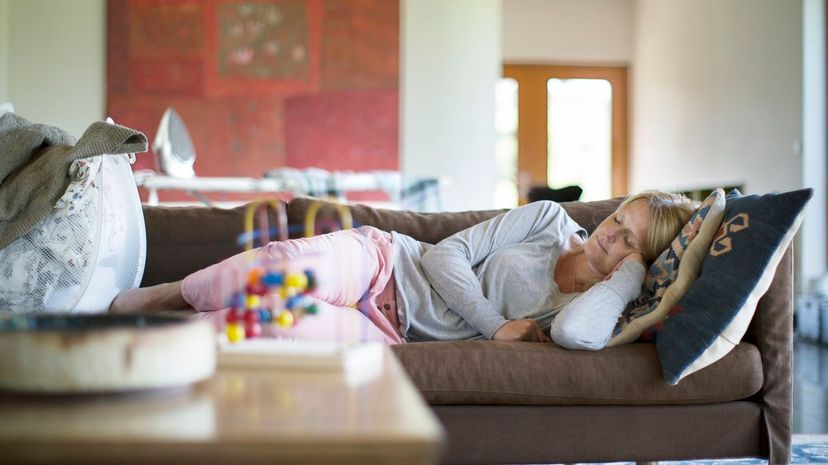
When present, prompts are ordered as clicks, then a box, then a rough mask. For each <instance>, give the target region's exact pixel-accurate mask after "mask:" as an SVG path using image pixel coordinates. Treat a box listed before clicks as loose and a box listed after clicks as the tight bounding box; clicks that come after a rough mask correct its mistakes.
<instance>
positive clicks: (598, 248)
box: [584, 199, 650, 275]
mask: <svg viewBox="0 0 828 465" xmlns="http://www.w3.org/2000/svg"><path fill="white" fill-rule="evenodd" d="M649 227H650V206H649V204H648V202H647V201H646V200H644V199H638V200H636V201H633V202H632V203H630V204H629V205H627V206H625V207H623V208H619V209H618V210H616V211H615V213H613V214H612V215H610V216H608V217H607V219H605V220H604V221H602V222H601V224H599V225H598V228H597V229H596V230H595V231H594V232H593V233H592V234H591V235H590V236H589V239H587V241H586V244H585V245H584V253H585V255H586V256H587V259H588V260H589V262H590V264H591V265H592V267H593V268H594V269H595V270H597V271H599V272H601V273H603V274H604V275H608V274H609V273H610V272H611V271H612V270H613V269H615V266H616V265H618V263H620V262H621V260H623V259H624V258H625V257H626V256H627V255H629V254H631V253H634V252H638V253H640V254H642V255H644V247H645V245H646V240H647V230H648V229H649Z"/></svg>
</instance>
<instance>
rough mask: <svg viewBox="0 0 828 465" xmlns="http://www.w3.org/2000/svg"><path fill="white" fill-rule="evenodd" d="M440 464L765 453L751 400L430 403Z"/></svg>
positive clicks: (764, 436)
mask: <svg viewBox="0 0 828 465" xmlns="http://www.w3.org/2000/svg"><path fill="white" fill-rule="evenodd" d="M432 408H433V409H434V411H435V413H436V414H437V416H438V417H439V418H440V420H441V421H442V423H443V425H444V426H445V428H446V432H447V435H448V453H447V455H446V457H445V460H444V462H445V463H448V464H517V463H573V462H615V461H658V460H691V459H710V458H736V457H762V458H767V457H768V446H767V444H768V440H767V431H766V429H765V427H764V422H763V420H762V408H761V406H760V405H759V404H756V403H753V402H747V401H745V402H727V403H721V404H707V405H686V406H681V405H663V406H519V405H514V406H504V405H437V406H432Z"/></svg>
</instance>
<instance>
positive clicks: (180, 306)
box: [109, 281, 193, 313]
mask: <svg viewBox="0 0 828 465" xmlns="http://www.w3.org/2000/svg"><path fill="white" fill-rule="evenodd" d="M192 309H193V308H192V307H191V306H190V304H188V303H187V301H186V300H184V297H183V296H182V295H181V281H176V282H174V283H164V284H158V285H155V286H150V287H140V288H137V289H127V290H126V291H123V292H121V293H120V294H118V295H117V296H116V297H115V300H113V301H112V303H111V304H110V305H109V313H137V312H146V313H156V312H162V311H167V310H192Z"/></svg>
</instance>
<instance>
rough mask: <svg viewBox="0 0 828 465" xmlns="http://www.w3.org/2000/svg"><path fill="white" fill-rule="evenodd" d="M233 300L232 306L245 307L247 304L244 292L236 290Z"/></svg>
mask: <svg viewBox="0 0 828 465" xmlns="http://www.w3.org/2000/svg"><path fill="white" fill-rule="evenodd" d="M231 300H232V302H231V303H230V306H231V307H233V308H236V309H243V308H244V306H245V305H246V304H247V296H246V295H244V292H236V293H235V294H233V298H232V299H231Z"/></svg>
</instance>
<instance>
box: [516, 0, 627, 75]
mask: <svg viewBox="0 0 828 465" xmlns="http://www.w3.org/2000/svg"><path fill="white" fill-rule="evenodd" d="M633 7H634V3H633V0H577V1H573V0H503V61H505V62H507V63H519V62H524V63H533V62H534V63H550V64H578V63H585V64H590V65H596V64H601V65H617V64H627V63H628V62H629V61H630V59H631V57H632V35H633V22H632V20H633V16H634V10H633Z"/></svg>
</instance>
